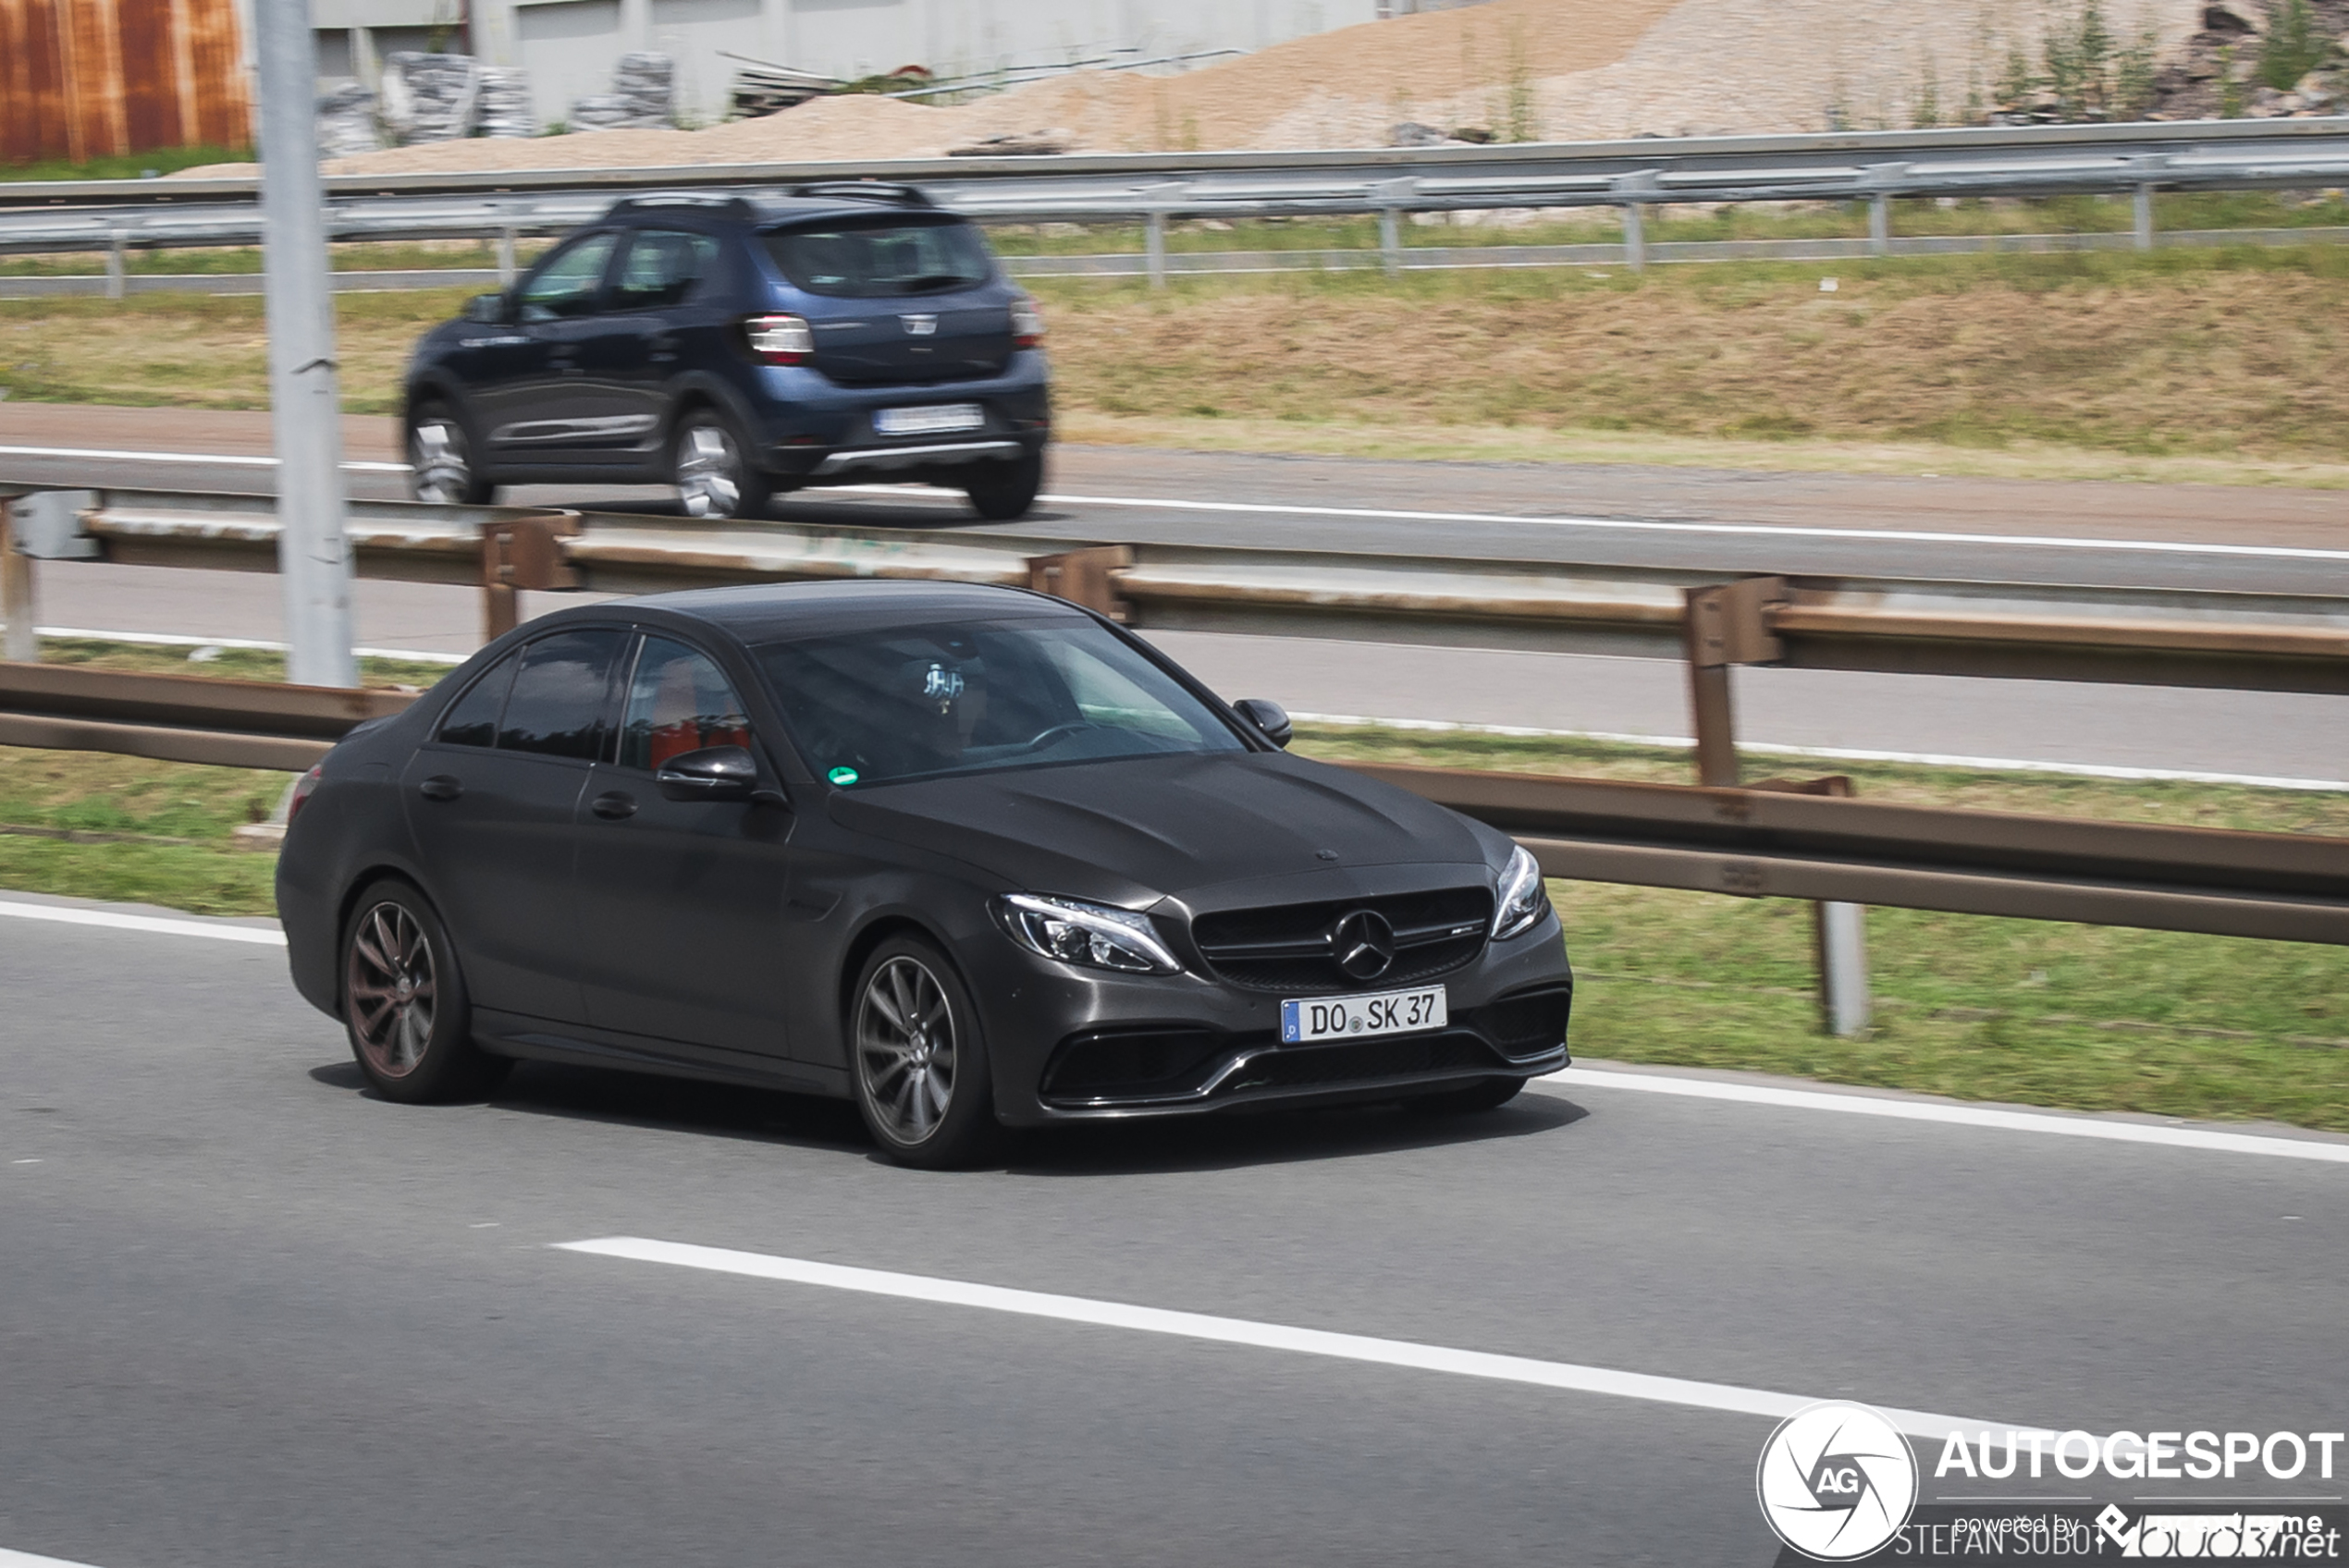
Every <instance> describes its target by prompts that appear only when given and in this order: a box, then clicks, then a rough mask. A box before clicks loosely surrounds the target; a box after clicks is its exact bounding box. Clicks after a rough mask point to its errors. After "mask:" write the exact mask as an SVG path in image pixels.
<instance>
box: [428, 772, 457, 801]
mask: <svg viewBox="0 0 2349 1568" xmlns="http://www.w3.org/2000/svg"><path fill="white" fill-rule="evenodd" d="M464 792H465V786H464V785H463V783H462V782H461V781H460V780H458V779H456V778H451V777H449V775H448V774H446V773H436V774H434V775H433V776H432V777H431V778H427V779H425V780H424V782H423V783H421V784H419V785H417V786H416V793H418V794H420V795H422V796H423V797H424V799H426V800H428V801H453V800H455V799H456V798H457V797H458V796H460V795H461V794H463V793H464Z"/></svg>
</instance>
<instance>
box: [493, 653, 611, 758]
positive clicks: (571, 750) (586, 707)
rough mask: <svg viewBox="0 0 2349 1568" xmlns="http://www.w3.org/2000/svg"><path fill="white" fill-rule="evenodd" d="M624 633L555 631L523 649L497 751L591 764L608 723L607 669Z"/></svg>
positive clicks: (598, 753) (599, 752)
mask: <svg viewBox="0 0 2349 1568" xmlns="http://www.w3.org/2000/svg"><path fill="white" fill-rule="evenodd" d="M626 636H627V634H626V633H625V632H622V631H602V630H597V631H559V632H557V633H555V634H554V635H553V636H551V637H541V638H540V639H538V641H536V642H535V643H531V644H530V646H529V647H527V648H525V649H524V650H523V655H522V668H520V669H518V670H516V671H515V672H514V688H513V692H512V694H511V695H510V696H509V697H508V698H507V699H506V716H505V719H504V721H503V722H502V723H500V724H499V725H498V750H499V751H501V752H535V753H538V754H539V755H541V756H550V757H578V758H581V759H583V760H584V761H589V762H593V761H595V760H596V758H598V757H600V756H602V755H603V753H604V740H605V736H606V735H607V733H608V732H609V730H608V727H609V723H610V719H609V708H610V695H611V668H612V665H613V664H614V663H615V662H617V660H618V657H619V654H620V650H621V644H622V643H623V642H625V640H626Z"/></svg>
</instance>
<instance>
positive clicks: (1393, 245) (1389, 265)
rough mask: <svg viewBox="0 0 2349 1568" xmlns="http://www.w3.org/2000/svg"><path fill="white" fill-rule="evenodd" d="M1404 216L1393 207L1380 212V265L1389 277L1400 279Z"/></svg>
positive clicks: (1381, 209)
mask: <svg viewBox="0 0 2349 1568" xmlns="http://www.w3.org/2000/svg"><path fill="white" fill-rule="evenodd" d="M1401 218H1402V214H1400V213H1397V212H1396V210H1395V209H1394V208H1392V207H1381V208H1380V209H1379V210H1378V251H1379V265H1380V266H1381V267H1382V268H1383V269H1384V271H1385V273H1386V276H1389V277H1399V276H1402V272H1403V233H1402V227H1403V226H1402V223H1401Z"/></svg>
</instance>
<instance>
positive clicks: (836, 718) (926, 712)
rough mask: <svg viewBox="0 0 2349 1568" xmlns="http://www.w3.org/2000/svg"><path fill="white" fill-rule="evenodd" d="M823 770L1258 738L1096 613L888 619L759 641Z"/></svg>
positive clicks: (1210, 748) (897, 771)
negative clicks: (910, 622)
mask: <svg viewBox="0 0 2349 1568" xmlns="http://www.w3.org/2000/svg"><path fill="white" fill-rule="evenodd" d="M757 653H758V660H759V663H760V665H761V667H762V668H764V669H765V671H766V673H767V679H768V682H769V685H770V686H771V687H772V688H773V689H774V692H775V700H776V703H777V704H778V705H779V706H780V707H781V709H782V713H783V717H784V718H785V720H786V721H788V722H789V724H790V725H791V728H792V731H793V737H794V739H796V740H797V741H798V742H799V745H800V748H801V750H802V752H803V753H804V754H805V755H806V758H807V761H808V763H809V764H810V765H811V766H813V767H814V768H815V769H816V771H817V773H818V775H820V776H822V777H824V778H829V779H830V780H831V782H832V783H834V784H837V785H840V786H842V787H843V788H850V787H861V786H864V785H871V784H886V783H894V782H897V781H899V780H903V779H908V778H935V777H938V776H939V775H941V774H955V773H984V772H990V771H993V770H995V769H999V768H1009V767H1027V766H1039V765H1043V764H1051V763H1068V762H1088V761H1096V760H1100V759H1103V758H1109V757H1135V756H1149V755H1153V754H1162V753H1198V752H1239V751H1245V750H1247V747H1246V746H1245V745H1244V744H1243V743H1242V742H1241V741H1240V739H1239V738H1238V736H1236V734H1234V733H1233V731H1232V729H1231V727H1230V726H1228V725H1227V724H1225V723H1224V721H1223V720H1222V719H1220V718H1218V717H1216V715H1215V712H1214V710H1213V709H1211V708H1210V707H1209V706H1208V705H1207V704H1205V703H1203V702H1201V701H1200V700H1199V698H1197V697H1195V696H1193V695H1192V694H1191V693H1190V692H1188V691H1187V690H1185V689H1184V687H1183V685H1182V684H1181V683H1180V682H1179V681H1177V680H1175V679H1174V678H1173V677H1171V676H1169V675H1168V674H1167V673H1166V672H1165V671H1164V670H1162V669H1161V668H1158V666H1156V665H1154V664H1152V663H1151V662H1150V660H1149V659H1148V658H1146V657H1144V656H1143V655H1141V654H1139V653H1138V652H1136V651H1135V650H1134V649H1133V648H1131V647H1129V646H1127V645H1126V644H1125V643H1124V642H1122V641H1120V640H1119V639H1118V638H1117V637H1116V636H1115V635H1114V634H1113V633H1112V632H1110V631H1107V630H1105V629H1103V628H1102V627H1100V626H1097V625H1094V624H1092V623H1090V622H1086V621H1063V620H1052V621H1039V620H1021V621H962V622H932V623H929V624H926V625H920V626H900V627H885V628H879V629H876V630H872V631H852V632H846V633H842V634H839V635H834V636H826V637H810V638H806V639H804V640H801V641H798V642H792V643H774V644H770V645H769V646H766V647H762V648H760V649H758V650H757Z"/></svg>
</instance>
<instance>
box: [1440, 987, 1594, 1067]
mask: <svg viewBox="0 0 2349 1568" xmlns="http://www.w3.org/2000/svg"><path fill="white" fill-rule="evenodd" d="M1573 1005H1574V992H1573V990H1572V989H1571V988H1569V987H1568V986H1547V987H1545V988H1543V989H1542V990H1538V991H1519V992H1518V993H1517V994H1516V995H1515V996H1509V997H1503V998H1501V999H1500V1000H1498V1001H1493V1002H1486V1003H1485V1004H1484V1005H1483V1006H1482V1007H1481V1008H1478V1009H1477V1010H1476V1011H1475V1012H1474V1013H1472V1014H1470V1015H1469V1016H1468V1017H1467V1018H1466V1019H1464V1020H1463V1022H1466V1023H1472V1024H1473V1025H1474V1026H1475V1027H1476V1029H1477V1031H1478V1033H1480V1034H1482V1035H1483V1036H1484V1037H1485V1038H1486V1039H1488V1040H1490V1041H1492V1042H1493V1044H1494V1045H1495V1046H1497V1047H1500V1050H1501V1054H1502V1055H1504V1056H1539V1055H1541V1054H1542V1053H1543V1051H1546V1050H1551V1049H1554V1048H1556V1047H1557V1046H1559V1045H1561V1044H1563V1043H1564V1042H1565V1040H1566V1023H1567V1015H1568V1012H1569V1011H1571V1010H1572V1008H1573Z"/></svg>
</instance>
